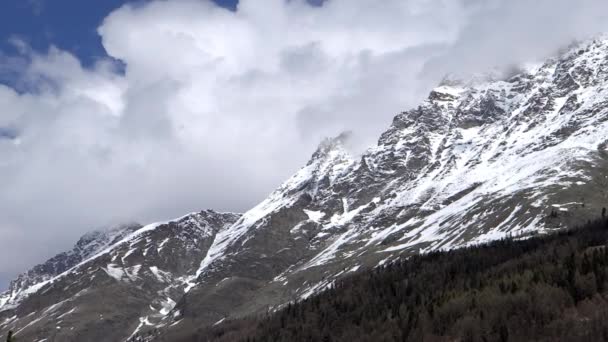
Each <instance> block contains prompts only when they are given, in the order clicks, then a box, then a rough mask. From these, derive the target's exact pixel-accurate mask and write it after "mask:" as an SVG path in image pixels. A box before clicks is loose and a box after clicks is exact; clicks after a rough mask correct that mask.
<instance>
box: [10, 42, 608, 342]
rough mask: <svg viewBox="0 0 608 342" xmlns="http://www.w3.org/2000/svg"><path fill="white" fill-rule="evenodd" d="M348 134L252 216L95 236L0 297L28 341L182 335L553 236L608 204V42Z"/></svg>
mask: <svg viewBox="0 0 608 342" xmlns="http://www.w3.org/2000/svg"><path fill="white" fill-rule="evenodd" d="M348 139H349V137H348V135H347V134H343V135H341V136H339V137H337V138H334V139H327V140H326V141H324V142H322V143H321V144H320V146H319V148H318V150H317V151H316V152H315V153H314V154H313V155H312V157H311V159H310V161H309V162H308V164H307V165H306V166H304V167H303V168H302V169H300V170H299V171H298V172H297V173H296V174H294V175H293V176H292V177H291V178H289V179H288V180H287V181H285V182H284V183H283V185H281V186H280V187H279V188H278V189H276V190H275V191H274V192H273V193H271V194H270V195H269V196H268V197H267V198H266V199H265V200H264V201H262V202H261V203H259V204H258V205H257V206H255V207H254V208H252V209H251V210H249V211H247V212H245V213H243V214H237V213H219V212H215V211H213V210H204V211H201V212H197V213H192V214H188V215H185V216H183V217H181V218H177V219H174V220H169V221H167V222H161V223H154V224H149V225H145V226H141V225H139V224H126V225H122V226H118V227H114V228H112V229H109V230H107V231H100V232H94V233H89V234H87V235H85V236H83V237H82V238H81V239H80V240H79V241H78V242H77V243H76V245H75V246H74V248H73V249H72V250H71V251H68V252H65V253H61V254H59V255H57V256H55V257H53V258H52V259H50V260H48V261H47V262H45V263H43V264H41V265H39V266H36V267H34V268H32V269H31V270H29V271H27V272H26V273H24V274H22V275H21V276H19V277H18V278H17V279H16V280H14V281H13V282H12V283H11V285H10V288H9V290H8V291H6V292H5V293H3V294H1V295H0V331H7V330H9V329H11V330H13V331H15V332H16V335H17V336H18V337H19V339H20V340H23V341H100V342H103V341H129V340H146V341H174V340H177V339H179V338H181V337H182V336H183V335H184V334H185V333H186V334H187V333H188V332H189V331H192V330H194V329H196V328H198V327H201V326H211V325H214V324H217V323H218V322H221V321H223V320H226V319H230V318H237V317H243V316H247V315H252V314H263V313H266V312H269V311H272V310H276V309H279V308H281V307H283V306H285V305H286V304H287V303H289V302H292V301H295V300H301V299H304V298H308V297H309V296H311V295H313V294H317V293H319V292H322V291H323V290H324V289H327V288H328V287H329V286H331V284H332V283H333V282H334V281H335V280H336V279H339V278H341V277H344V276H345V275H349V274H352V272H356V271H363V270H368V269H372V268H374V267H376V266H378V265H383V264H387V263H391V262H392V261H395V260H398V259H400V258H403V257H407V256H408V255H413V254H418V253H427V252H431V251H437V250H447V249H455V248H460V247H464V246H470V245H476V244H483V243H486V242H489V241H493V240H497V239H502V238H508V237H513V238H518V239H523V238H526V237H529V236H532V235H537V234H546V233H548V232H551V231H553V230H558V229H563V228H567V227H571V226H574V225H577V224H579V223H581V222H586V221H587V220H588V219H592V218H595V217H597V215H598V213H600V212H601V210H602V208H603V207H605V206H606V205H607V203H608V36H601V37H599V38H596V39H593V40H589V41H586V42H582V43H577V44H575V45H572V46H571V47H569V48H568V49H566V50H564V51H562V52H561V53H560V54H559V56H557V57H554V58H551V59H549V60H547V61H545V62H544V63H541V64H538V65H533V66H526V67H522V68H520V69H518V71H517V72H512V73H511V74H510V75H509V76H507V77H497V76H484V77H476V78H475V79H473V80H467V81H460V80H452V79H446V80H445V81H444V82H443V83H442V84H441V85H439V86H438V87H436V88H435V89H434V90H432V91H431V93H430V95H429V96H428V99H427V100H426V101H424V103H422V104H421V105H420V106H419V107H417V108H414V109H410V110H408V111H405V112H403V113H401V114H399V115H397V116H396V117H395V118H394V120H393V122H392V124H391V125H390V127H389V128H388V129H387V130H386V131H385V132H384V133H382V135H381V136H380V138H379V139H378V143H377V145H376V146H374V147H372V148H370V149H368V150H367V151H366V152H365V153H363V154H362V155H359V156H356V157H355V156H352V155H350V154H349V152H348V149H347V148H346V147H345V146H346V144H347V142H348Z"/></svg>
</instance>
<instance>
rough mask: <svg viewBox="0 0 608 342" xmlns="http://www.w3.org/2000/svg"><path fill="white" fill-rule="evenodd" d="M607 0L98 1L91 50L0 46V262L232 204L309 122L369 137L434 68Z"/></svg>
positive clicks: (298, 142)
mask: <svg viewBox="0 0 608 342" xmlns="http://www.w3.org/2000/svg"><path fill="white" fill-rule="evenodd" d="M606 7H608V5H607V4H604V2H603V1H599V0H597V1H594V0H582V1H581V0H577V1H567V0H536V1H527V0H526V1H524V0H490V1H482V0H409V1H403V0H385V1H377V0H358V1H352V0H330V1H326V2H324V3H323V4H322V5H320V6H312V5H310V4H309V3H308V2H306V1H304V0H291V1H284V0H264V1H259V0H242V1H241V2H240V4H239V5H238V7H237V9H236V11H229V10H226V9H223V8H220V7H218V6H216V5H214V4H213V3H211V2H209V1H202V0H175V1H152V2H145V3H139V4H137V5H126V6H124V7H122V8H119V9H117V10H115V11H114V12H113V13H111V14H109V15H108V16H107V17H106V19H105V20H104V21H103V23H102V24H101V25H100V27H99V29H98V32H99V34H100V36H101V37H102V42H103V46H104V48H105V49H106V51H107V54H108V58H107V59H103V60H100V61H99V62H98V63H97V64H96V65H95V66H93V67H91V68H83V67H82V65H81V63H80V61H79V60H78V59H77V58H76V57H74V56H73V55H71V54H70V53H68V52H65V51H61V50H59V49H56V48H51V49H50V50H49V51H48V52H45V53H37V52H34V51H30V50H29V49H27V48H23V47H22V49H21V51H22V55H21V56H20V57H19V58H17V59H15V58H14V57H11V58H10V60H9V59H8V58H2V54H0V64H1V65H0V71H5V72H6V71H7V70H9V71H10V72H11V74H12V75H15V74H16V75H18V82H15V84H19V86H18V87H13V88H11V87H8V86H0V108H2V113H1V114H0V155H2V160H0V187H1V188H2V191H1V192H0V239H1V241H4V242H5V248H3V249H2V250H0V260H1V261H0V269H2V270H4V272H5V273H10V274H14V273H15V272H18V271H21V270H22V269H23V267H25V266H26V265H31V264H33V263H35V262H37V261H41V259H42V258H43V257H46V256H49V255H51V254H53V253H55V252H57V251H58V250H60V249H62V248H65V247H66V246H68V245H69V244H70V243H71V242H72V240H74V239H75V238H76V237H77V236H78V235H80V234H81V233H83V232H85V231H87V230H90V229H91V228H94V227H100V226H104V225H107V224H112V223H117V222H121V221H131V220H137V221H140V222H144V223H145V222H149V221H155V220H160V219H163V218H170V217H174V216H179V215H181V214H183V213H185V212H188V211H195V210H199V209H203V208H215V209H219V210H232V211H243V210H246V209H247V208H248V207H250V206H252V205H253V204H255V202H256V201H259V200H261V199H262V198H263V197H264V196H265V195H266V194H267V193H268V192H270V191H271V190H272V189H273V188H274V187H275V186H277V185H278V184H279V183H280V182H281V181H282V180H284V179H285V178H286V177H288V176H289V175H290V174H291V173H292V172H294V171H295V170H296V169H297V168H298V167H300V166H301V165H302V164H303V163H305V162H306V159H307V158H308V156H309V155H310V154H311V153H312V152H313V150H314V149H315V147H316V145H317V143H318V142H319V141H320V140H321V138H323V137H325V136H332V135H337V134H339V133H340V132H342V131H346V130H350V131H353V132H354V133H355V136H356V137H358V139H357V140H356V141H357V144H356V145H357V148H358V149H359V150H360V149H361V148H362V147H365V146H369V145H370V144H372V143H374V141H375V139H376V137H377V135H378V133H380V132H381V131H382V130H383V129H384V128H385V127H387V126H388V125H389V124H390V120H391V118H392V116H393V115H394V114H395V113H397V112H399V111H402V110H405V109H407V108H409V107H412V106H414V105H415V104H416V103H417V102H418V101H420V100H421V99H423V98H424V97H425V96H426V94H427V92H428V91H429V89H430V88H431V87H432V86H433V85H435V84H436V83H437V82H438V81H439V80H441V78H442V77H443V76H444V75H445V74H446V73H471V72H477V71H481V70H482V69H483V68H488V67H492V66H505V65H511V64H517V63H520V62H524V61H529V60H534V59H539V58H544V57H546V56H548V55H550V54H552V53H554V52H555V51H556V50H557V49H558V48H559V47H561V46H563V45H565V44H568V43H569V42H570V41H571V40H573V39H579V38H584V37H586V36H588V35H591V34H593V33H595V32H598V31H603V30H604V29H605V24H604V23H607V22H608V21H606V20H605V19H606V18H605V15H604V14H602V13H608V11H606V10H608V8H606ZM117 61H120V62H117ZM9 62H10V63H9ZM1 132H4V133H1ZM7 132H8V133H7ZM26 245H27V246H31V247H29V248H28V249H27V250H24V249H23V247H22V246H26ZM17 255H18V256H19V262H15V261H14V260H15V259H14V258H12V257H9V256H17Z"/></svg>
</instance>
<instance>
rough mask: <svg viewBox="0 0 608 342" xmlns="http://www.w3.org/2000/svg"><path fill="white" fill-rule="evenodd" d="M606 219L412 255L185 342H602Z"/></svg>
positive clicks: (606, 320)
mask: <svg viewBox="0 0 608 342" xmlns="http://www.w3.org/2000/svg"><path fill="white" fill-rule="evenodd" d="M607 242H608V221H607V220H605V219H601V220H597V221H595V222H589V223H587V224H586V225H585V226H583V227H581V228H578V229H573V230H569V231H563V232H560V233H557V234H553V235H548V236H543V237H534V238H529V239H526V240H517V241H514V240H502V241H497V242H493V243H491V244H488V245H484V246H478V247H471V248H467V249H461V250H455V251H449V252H438V253H432V254H427V255H422V256H413V257H410V258H408V259H403V260H401V261H399V262H396V263H393V264H390V265H386V266H384V267H379V268H377V269H375V270H373V271H367V272H361V273H359V274H355V275H353V276H351V277H349V278H346V279H343V280H341V281H339V282H337V283H335V285H334V286H333V287H332V288H330V289H329V290H327V291H325V292H323V293H321V294H319V295H317V296H314V297H311V298H309V299H307V300H304V301H301V302H298V303H291V304H289V305H287V306H286V307H285V308H284V309H282V310H280V311H278V312H276V313H274V314H270V315H267V316H265V317H257V318H256V317H250V318H245V319H239V320H232V321H228V322H224V323H222V324H219V325H216V326H214V327H210V328H201V329H199V330H198V331H196V332H194V333H193V335H192V336H190V337H189V338H188V339H186V340H185V341H216V342H224V341H247V342H250V341H257V342H261V341H264V342H266V341H269V342H270V341H277V342H278V341H281V342H295V341H349V342H354V341H369V342H372V341H373V342H377V341H463V342H469V341H470V342H474V341H500V342H506V341H608V301H607V298H608V249H607V248H606V243H607Z"/></svg>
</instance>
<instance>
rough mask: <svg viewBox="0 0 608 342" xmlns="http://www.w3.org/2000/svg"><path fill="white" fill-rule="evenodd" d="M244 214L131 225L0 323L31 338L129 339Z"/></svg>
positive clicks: (166, 305) (171, 299)
mask: <svg viewBox="0 0 608 342" xmlns="http://www.w3.org/2000/svg"><path fill="white" fill-rule="evenodd" d="M238 217H239V215H238V214H232V213H217V212H214V211H210V210H208V211H202V212H199V213H193V214H189V215H186V216H184V217H181V218H179V219H176V220H173V221H169V222H162V223H155V224H151V225H147V226H144V227H139V228H138V229H127V230H125V231H123V232H122V233H121V234H119V235H120V236H121V237H122V238H120V239H118V236H117V238H116V239H114V240H113V241H112V244H110V245H107V246H105V248H103V249H101V250H99V249H97V250H96V253H95V254H93V255H89V256H88V258H87V259H86V260H83V261H81V262H79V263H78V264H76V265H73V267H71V268H69V269H68V270H66V271H65V272H63V273H61V274H58V275H55V276H54V277H52V278H50V279H47V280H45V281H44V282H42V283H40V284H37V285H35V287H36V291H35V292H34V293H32V294H30V295H29V296H27V297H25V298H23V299H21V302H20V303H19V305H18V306H17V307H16V308H12V309H9V310H6V311H4V312H2V314H3V318H4V320H3V321H0V329H1V330H2V331H5V330H8V329H12V330H14V331H15V332H16V333H17V335H18V336H19V337H20V339H23V340H28V341H30V340H31V341H35V340H36V339H43V338H48V339H49V340H50V341H53V340H56V341H120V340H125V339H126V338H127V337H128V336H129V335H131V334H134V333H136V332H138V331H139V330H141V329H142V328H144V327H146V326H150V325H152V324H153V323H152V322H154V320H156V319H159V318H161V317H164V315H166V314H167V313H168V312H169V311H170V310H171V309H172V308H173V306H174V305H175V302H176V301H177V300H179V298H180V297H181V295H182V294H183V293H184V291H185V289H186V288H188V287H189V286H191V285H190V281H191V280H192V279H193V277H194V275H195V273H196V270H197V268H198V265H199V264H200V262H201V260H202V259H203V258H204V256H205V254H206V252H207V250H208V248H209V246H210V245H211V241H212V239H213V237H214V236H215V234H217V232H218V231H219V230H221V229H222V228H224V227H226V226H229V225H231V224H232V223H234V222H235V221H236V220H237V219H238ZM83 239H85V240H86V237H85V238H83ZM81 241H83V240H82V239H81ZM77 247H78V244H77ZM51 260H53V259H51Z"/></svg>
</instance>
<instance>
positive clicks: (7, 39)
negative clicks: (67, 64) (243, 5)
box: [0, 0, 238, 65]
mask: <svg viewBox="0 0 608 342" xmlns="http://www.w3.org/2000/svg"><path fill="white" fill-rule="evenodd" d="M215 1H216V2H217V3H218V4H220V5H222V6H224V7H227V8H234V7H235V6H236V3H238V0H215ZM141 2H142V1H141V0H140V1H129V0H94V1H83V0H53V1H50V0H2V1H1V2H0V56H2V55H4V56H11V55H13V54H15V53H16V52H17V51H15V47H14V45H13V44H11V40H13V39H14V38H17V39H20V40H23V41H24V42H26V43H27V44H29V45H30V46H31V47H32V48H33V49H35V50H37V51H46V50H47V49H48V48H49V46H50V45H55V46H57V47H59V48H60V49H62V50H65V51H69V52H71V53H73V54H74V55H76V56H78V57H79V59H80V60H81V61H82V63H83V64H85V65H90V64H91V63H94V62H95V60H97V59H98V58H99V57H102V56H105V52H104V50H103V47H102V46H101V41H100V38H99V35H98V34H97V31H96V30H97V27H98V26H99V24H100V23H101V22H102V20H103V19H104V18H105V17H106V16H107V15H108V14H109V13H110V12H111V11H112V10H114V9H116V8H118V7H120V6H122V5H124V4H125V3H141Z"/></svg>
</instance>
